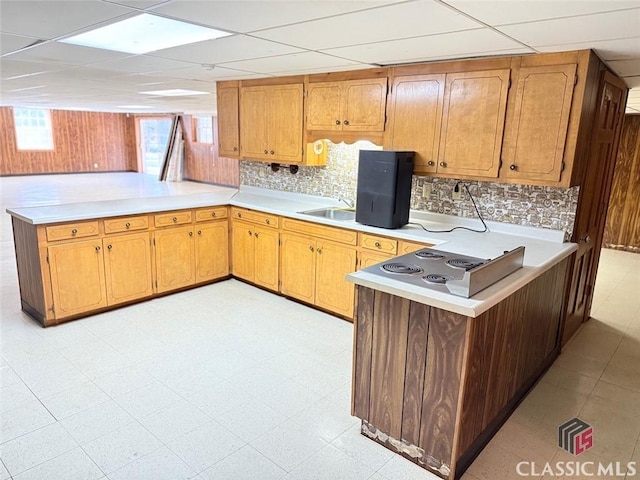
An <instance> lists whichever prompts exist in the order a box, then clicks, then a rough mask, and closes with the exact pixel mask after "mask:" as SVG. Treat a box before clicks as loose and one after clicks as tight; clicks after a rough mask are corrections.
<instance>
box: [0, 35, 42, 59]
mask: <svg viewBox="0 0 640 480" xmlns="http://www.w3.org/2000/svg"><path fill="white" fill-rule="evenodd" d="M37 40H38V39H37V38H31V37H23V36H21V35H10V34H8V33H0V55H5V54H7V53H9V52H15V51H16V50H20V49H21V48H24V47H26V46H27V45H31V44H32V43H33V42H36V41H37Z"/></svg>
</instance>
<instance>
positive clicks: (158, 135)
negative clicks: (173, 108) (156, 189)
mask: <svg viewBox="0 0 640 480" xmlns="http://www.w3.org/2000/svg"><path fill="white" fill-rule="evenodd" d="M137 120H138V122H137V127H138V128H137V130H138V171H140V172H142V173H147V174H149V175H159V174H160V167H161V165H162V160H163V157H164V154H165V151H166V149H167V142H168V141H169V135H170V134H171V122H172V118H171V117H170V116H163V117H138V119H137Z"/></svg>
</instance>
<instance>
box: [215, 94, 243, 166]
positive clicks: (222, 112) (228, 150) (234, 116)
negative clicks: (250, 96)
mask: <svg viewBox="0 0 640 480" xmlns="http://www.w3.org/2000/svg"><path fill="white" fill-rule="evenodd" d="M217 99H218V120H219V121H218V155H220V156H221V157H231V158H239V157H240V118H239V109H240V98H239V92H238V87H237V86H230V87H219V88H218V89H217ZM220 119H222V121H220Z"/></svg>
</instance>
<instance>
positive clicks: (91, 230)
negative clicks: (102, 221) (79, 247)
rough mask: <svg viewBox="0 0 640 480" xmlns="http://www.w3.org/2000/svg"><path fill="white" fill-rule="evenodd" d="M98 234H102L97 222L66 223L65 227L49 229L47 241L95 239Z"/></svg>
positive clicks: (56, 226)
mask: <svg viewBox="0 0 640 480" xmlns="http://www.w3.org/2000/svg"><path fill="white" fill-rule="evenodd" d="M98 233H100V230H99V228H98V222H97V221H94V222H78V223H66V224H64V225H55V226H53V227H47V240H48V241H49V242H55V241H56V240H69V239H72V238H82V237H93V236H95V235H98Z"/></svg>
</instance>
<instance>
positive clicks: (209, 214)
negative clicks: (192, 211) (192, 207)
mask: <svg viewBox="0 0 640 480" xmlns="http://www.w3.org/2000/svg"><path fill="white" fill-rule="evenodd" d="M220 218H227V207H211V208H200V209H198V210H196V222H206V221H207V220H218V219H220Z"/></svg>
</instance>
